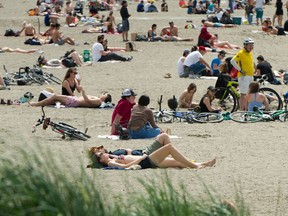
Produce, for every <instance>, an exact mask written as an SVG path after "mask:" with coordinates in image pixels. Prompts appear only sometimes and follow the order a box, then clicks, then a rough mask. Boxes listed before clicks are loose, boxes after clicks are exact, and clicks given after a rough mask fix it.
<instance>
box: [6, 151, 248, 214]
mask: <svg viewBox="0 0 288 216" xmlns="http://www.w3.org/2000/svg"><path fill="white" fill-rule="evenodd" d="M48 155H52V153H51V152H47V151H46V154H45V153H43V152H41V154H39V152H38V154H36V153H35V152H34V153H31V152H29V153H28V152H27V151H21V153H19V155H17V161H21V163H16V162H15V161H13V160H10V159H4V158H1V159H0V191H1V193H0V209H1V210H0V215H13V216H14V215H57V216H61V215H85V216H86V215H88V216H89V215H97V216H98V215H99V216H101V215H105V216H109V215H117V216H118V215H120V216H121V215H123V216H124V215H125V216H127V215H128V216H129V215H131V216H132V215H133V216H134V215H137V216H138V215H139V216H142V215H143V216H144V215H145V216H147V215H151V216H154V215H155V216H156V215H157V216H158V215H159V216H163V215H165V216H169V215H175V216H176V215H177V216H181V215H189V216H194V215H195V216H196V215H197V216H202V215H203V216H208V215H211V216H212V215H213V216H217V215H219V216H220V215H221V216H225V215H227V216H228V215H237V216H238V215H239V216H242V215H243V216H244V215H245V216H247V215H250V213H249V209H248V208H247V207H246V206H245V204H244V203H243V198H242V195H241V194H238V193H236V200H235V201H236V203H237V209H238V210H237V211H235V210H233V209H232V208H231V207H230V206H229V205H227V204H226V203H225V202H223V201H222V200H220V199H218V198H217V197H215V195H212V193H210V191H211V190H209V189H208V187H206V189H205V190H206V191H205V192H206V193H205V194H208V195H207V197H197V198H193V197H192V196H191V195H190V194H189V193H187V190H185V187H184V186H183V185H181V186H180V189H177V190H175V189H174V187H173V184H172V182H171V181H170V180H169V177H168V176H167V174H166V176H163V177H162V178H160V179H161V180H160V182H158V181H157V182H155V181H153V180H151V181H150V180H149V181H145V182H144V181H143V180H138V181H140V182H141V185H142V186H143V188H144V192H143V193H129V194H132V195H131V197H129V199H128V200H125V201H124V200H122V199H118V198H117V197H115V195H110V194H108V197H104V196H103V193H101V192H102V191H101V190H100V189H101V184H100V183H99V182H97V180H95V179H92V178H91V177H90V176H88V175H87V173H86V171H87V169H85V168H83V169H81V173H80V174H78V175H73V174H70V175H67V174H65V173H63V171H61V168H59V167H58V166H57V165H56V162H54V160H53V158H51V156H49V157H48ZM80 166H82V165H81V164H80V163H79V167H80ZM82 167H84V166H82ZM94 171H95V172H98V170H97V169H95V170H93V172H94ZM107 172H109V171H107ZM127 172H141V171H127ZM135 181H137V180H136V179H135ZM147 182H148V183H147ZM99 184H100V185H99ZM96 186H97V187H96ZM103 186H104V185H103ZM105 186H106V185H105ZM213 194H215V193H213ZM111 200H113V202H111ZM107 203H109V207H107ZM111 203H112V204H111ZM105 204H106V205H105Z"/></svg>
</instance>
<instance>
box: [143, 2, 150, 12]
mask: <svg viewBox="0 0 288 216" xmlns="http://www.w3.org/2000/svg"><path fill="white" fill-rule="evenodd" d="M150 5H151V3H148V2H147V3H146V4H145V5H144V11H145V12H147V11H148V9H149V7H150Z"/></svg>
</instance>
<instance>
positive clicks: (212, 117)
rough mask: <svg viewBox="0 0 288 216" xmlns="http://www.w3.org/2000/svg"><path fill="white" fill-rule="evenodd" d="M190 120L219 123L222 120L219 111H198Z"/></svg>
mask: <svg viewBox="0 0 288 216" xmlns="http://www.w3.org/2000/svg"><path fill="white" fill-rule="evenodd" d="M192 120H193V121H195V122H197V123H219V122H222V121H223V120H224V117H223V116H222V114H221V113H213V112H211V113H208V112H207V113H205V112H204V113H198V114H196V115H195V116H193V117H192Z"/></svg>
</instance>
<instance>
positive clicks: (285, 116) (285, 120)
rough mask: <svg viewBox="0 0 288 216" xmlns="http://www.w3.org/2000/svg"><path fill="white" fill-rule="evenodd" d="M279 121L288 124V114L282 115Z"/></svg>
mask: <svg viewBox="0 0 288 216" xmlns="http://www.w3.org/2000/svg"><path fill="white" fill-rule="evenodd" d="M279 120H280V121H281V122H288V113H287V112H286V113H283V114H281V115H280V116H279Z"/></svg>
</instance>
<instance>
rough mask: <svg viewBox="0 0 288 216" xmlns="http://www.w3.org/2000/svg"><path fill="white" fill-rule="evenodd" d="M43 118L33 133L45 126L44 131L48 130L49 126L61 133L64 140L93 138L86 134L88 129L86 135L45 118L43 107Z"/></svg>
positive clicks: (69, 126)
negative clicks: (68, 138) (67, 137)
mask: <svg viewBox="0 0 288 216" xmlns="http://www.w3.org/2000/svg"><path fill="white" fill-rule="evenodd" d="M41 110H42V116H41V118H40V119H38V121H37V122H38V123H37V124H36V125H35V126H34V127H33V130H32V133H34V132H35V131H36V127H37V126H39V125H41V124H43V129H44V130H46V129H47V127H48V126H50V127H51V129H52V131H54V132H56V133H59V134H61V135H62V138H63V139H64V138H65V137H66V135H67V136H69V137H70V138H75V139H79V140H84V141H85V140H87V138H91V137H90V136H89V135H87V134H86V132H87V128H86V130H85V133H83V132H81V131H79V130H77V128H75V127H73V126H71V125H68V124H66V123H63V122H59V123H55V122H52V121H50V118H45V112H44V107H43V106H42V108H41Z"/></svg>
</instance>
